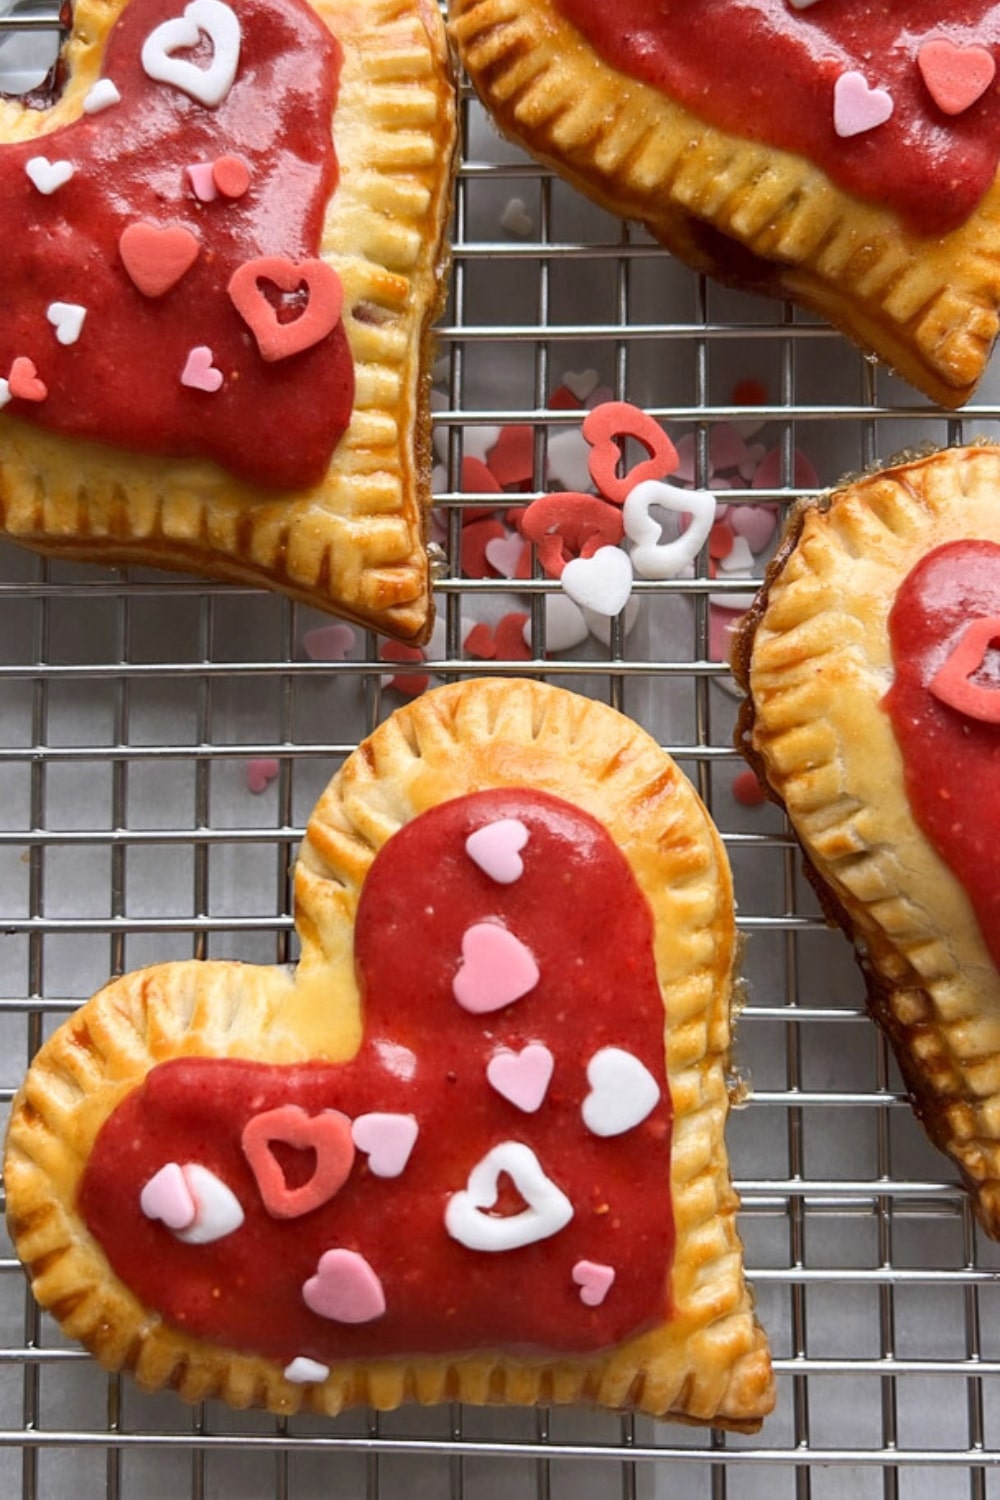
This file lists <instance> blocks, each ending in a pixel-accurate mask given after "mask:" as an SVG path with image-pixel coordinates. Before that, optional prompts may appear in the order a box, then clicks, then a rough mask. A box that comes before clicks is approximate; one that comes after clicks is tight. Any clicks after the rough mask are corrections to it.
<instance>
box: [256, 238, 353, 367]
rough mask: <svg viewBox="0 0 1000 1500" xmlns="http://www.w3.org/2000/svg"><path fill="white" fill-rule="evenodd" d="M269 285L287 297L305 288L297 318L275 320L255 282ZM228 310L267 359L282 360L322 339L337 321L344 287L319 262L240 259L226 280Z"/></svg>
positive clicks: (275, 314)
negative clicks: (241, 324)
mask: <svg viewBox="0 0 1000 1500" xmlns="http://www.w3.org/2000/svg"><path fill="white" fill-rule="evenodd" d="M262 281H269V282H271V283H272V284H273V285H274V286H276V287H277V288H278V290H279V292H285V293H293V292H298V291H299V290H300V288H302V287H305V289H306V292H307V295H308V300H307V302H306V305H305V308H304V309H303V311H302V312H301V313H299V315H298V317H296V318H293V319H292V320H291V321H290V322H288V323H283V322H281V320H280V318H279V316H278V310H277V308H275V307H274V306H273V305H272V304H271V303H270V302H269V301H268V298H267V295H266V294H265V292H264V290H263V288H262V286H261V282H262ZM228 291H229V296H230V299H231V301H232V304H233V306H234V307H235V308H236V311H237V312H238V313H239V315H240V317H241V318H242V319H243V321H244V323H246V325H247V327H248V328H249V329H250V332H251V333H252V334H253V336H254V338H255V339H256V340H257V347H258V349H259V350H260V352H261V355H262V356H263V358H264V359H266V360H268V361H272V360H278V359H288V358H289V356H290V355H292V354H300V353H301V352H302V350H303V349H311V348H312V346H313V344H318V343H319V342H320V340H321V339H325V338H326V336H327V334H328V333H330V332H331V331H332V330H333V329H334V328H335V327H336V326H337V323H338V322H339V321H340V313H341V309H342V308H343V305H344V288H343V286H342V285H341V282H340V277H339V276H338V275H337V273H336V271H335V270H334V269H333V267H332V266H330V265H327V263H326V261H325V260H303V261H299V262H298V263H297V264H296V262H295V261H291V260H289V259H288V258H287V257H286V256H284V255H264V256H261V257H260V259H258V260H248V261H244V263H243V265H242V266H239V267H238V268H237V270H235V271H234V272H233V274H232V276H231V277H230V279H229V287H228Z"/></svg>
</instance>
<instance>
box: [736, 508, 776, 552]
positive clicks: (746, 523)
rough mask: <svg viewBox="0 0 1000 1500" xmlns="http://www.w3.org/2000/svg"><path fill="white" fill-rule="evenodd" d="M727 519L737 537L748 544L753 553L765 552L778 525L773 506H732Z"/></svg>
mask: <svg viewBox="0 0 1000 1500" xmlns="http://www.w3.org/2000/svg"><path fill="white" fill-rule="evenodd" d="M727 519H728V521H729V524H730V526H731V527H732V529H733V531H734V532H735V534H736V535H737V536H741V537H743V538H744V540H745V541H746V542H747V544H748V545H749V547H750V550H751V552H763V550H764V548H765V547H766V546H767V544H768V542H769V541H770V540H771V538H772V537H773V536H774V533H775V531H776V529H777V525H778V515H777V510H776V507H775V506H773V505H731V506H730V507H729V510H728V512H727Z"/></svg>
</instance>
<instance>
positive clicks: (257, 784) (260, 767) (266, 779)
mask: <svg viewBox="0 0 1000 1500" xmlns="http://www.w3.org/2000/svg"><path fill="white" fill-rule="evenodd" d="M280 769H281V768H280V766H279V765H278V762H277V761H276V760H248V761H247V787H248V788H249V790H250V791H251V792H266V791H267V788H268V785H269V783H270V782H272V781H273V780H274V778H275V777H276V776H277V774H278V771H279V770H280Z"/></svg>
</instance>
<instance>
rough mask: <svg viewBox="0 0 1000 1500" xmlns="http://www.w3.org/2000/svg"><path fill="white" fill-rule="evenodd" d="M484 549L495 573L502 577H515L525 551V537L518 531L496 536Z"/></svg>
mask: <svg viewBox="0 0 1000 1500" xmlns="http://www.w3.org/2000/svg"><path fill="white" fill-rule="evenodd" d="M483 550H484V552H485V555H486V561H487V562H488V563H489V565H490V567H491V568H492V569H493V571H494V572H495V573H499V574H500V577H501V578H513V577H514V575H515V574H516V573H517V566H518V563H519V562H520V561H521V553H522V552H523V551H524V538H523V537H522V536H520V535H519V534H518V533H517V532H516V531H513V532H510V533H508V535H507V536H494V537H491V538H490V540H489V541H488V542H487V543H486V546H485V548H484V549H483Z"/></svg>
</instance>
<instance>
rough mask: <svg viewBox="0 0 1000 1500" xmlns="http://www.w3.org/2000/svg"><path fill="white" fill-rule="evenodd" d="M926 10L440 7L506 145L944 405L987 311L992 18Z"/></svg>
mask: <svg viewBox="0 0 1000 1500" xmlns="http://www.w3.org/2000/svg"><path fill="white" fill-rule="evenodd" d="M943 15H944V12H943V11H942V7H941V5H940V3H938V0H919V3H914V4H909V5H907V6H905V7H898V6H887V7H882V8H881V9H873V8H872V7H871V6H862V7H860V8H859V7H856V6H850V5H838V4H833V5H830V4H818V5H809V6H808V7H807V6H805V5H804V4H802V3H801V0H791V3H789V0H748V3H744V4H740V5H738V6H734V5H733V4H732V3H731V0H699V3H698V4H697V5H691V4H690V3H689V0H618V3H616V4H615V5H609V4H607V3H606V0H451V5H450V7H449V16H450V26H451V31H452V36H453V39H454V41H455V43H456V46H457V48H458V51H459V54H460V56H461V59H462V62H463V64H464V66H465V68H466V71H467V72H468V74H469V77H470V79H471V80H472V83H473V85H474V86H475V88H476V90H477V92H478V93H479V95H480V97H481V98H482V100H483V103H484V104H485V106H486V108H487V109H488V110H489V111H490V112H491V113H492V115H493V117H494V118H495V120H496V121H497V123H498V125H499V127H500V128H501V129H502V130H503V131H504V133H505V134H506V135H508V136H510V137H511V138H512V139H514V140H516V141H517V142H519V143H520V144H521V145H523V146H525V147H526V148H527V149H528V150H529V151H531V152H533V153H534V154H535V155H536V156H538V157H540V158H541V159H542V160H543V161H545V162H546V163H547V164H548V165H550V166H554V167H555V169H556V170H557V171H561V172H563V173H564V174H565V175H566V176H567V177H568V179H569V180H570V181H571V182H572V183H573V184H574V185H575V186H577V187H579V188H581V189H583V190H584V191H585V192H587V193H588V194H589V195H590V196H591V197H593V198H594V199H595V200H596V201H597V202H598V203H600V204H601V206H602V207H604V208H605V209H608V210H609V211H610V212H612V213H616V214H619V215H620V216H622V217H623V218H630V219H638V220H641V221H642V222H643V223H645V224H646V225H647V226H648V228H649V229H650V230H651V231H652V233H653V234H654V235H656V237H657V238H658V239H659V240H660V241H661V242H662V243H663V244H664V245H665V246H666V247H667V249H669V250H671V251H672V252H673V253H674V254H676V255H678V256H679V257H680V258H681V259H683V260H685V261H687V262H688V264H690V265H691V266H693V267H694V268H695V269H696V270H697V271H701V272H706V273H708V274H709V275H713V276H716V277H718V278H719V279H721V280H723V281H726V282H730V283H733V284H735V285H739V286H744V287H747V288H749V289H751V290H757V291H761V292H764V293H767V294H769V295H772V296H778V297H782V298H790V299H791V300H792V301H795V302H799V303H801V304H802V305H803V306H806V307H809V308H813V309H815V310H816V311H818V312H819V313H821V314H822V315H823V316H825V317H827V318H829V320H830V321H831V322H832V323H834V324H836V325H837V326H838V327H839V328H840V329H841V330H842V331H843V332H845V333H846V334H847V335H848V336H849V337H850V338H852V339H853V340H854V341H855V342H856V343H858V344H859V345H860V346H861V347H862V348H863V349H864V350H866V351H874V352H875V353H876V354H878V355H880V356H881V357H882V359H883V360H885V362H886V363H887V364H888V365H889V366H891V367H892V368H893V369H895V370H898V371H899V372H900V374H902V375H904V376H905V377H906V379H908V380H909V381H911V382H912V384H913V385H915V386H917V387H918V388H919V389H920V390H922V391H925V392H926V393H927V394H928V395H929V396H931V397H933V398H934V399H935V400H937V401H940V402H941V403H942V404H943V405H945V406H952V407H954V406H960V405H961V404H962V403H963V402H965V401H967V400H968V399H969V397H970V396H971V394H972V392H973V390H974V389H975V386H976V383H977V381H978V380H979V378H980V376H981V374H982V372H983V369H984V367H985V364H986V361H987V359H988V358H989V354H990V350H991V348H992V345H993V341H994V339H995V337H996V333H997V327H998V310H1000V266H998V264H997V262H996V258H995V256H994V254H993V245H994V242H995V238H996V232H995V225H996V220H997V216H998V213H1000V183H998V176H997V167H998V159H1000V94H998V93H997V91H996V89H995V88H993V87H992V86H991V83H992V79H993V77H994V73H995V68H996V59H997V58H998V57H1000V9H998V8H997V6H996V5H995V4H994V3H993V0H970V3H967V4H966V5H965V6H964V7H963V9H962V28H961V30H960V31H957V32H956V34H955V36H954V37H953V38H952V37H944V36H942V26H943V24H944V22H943V19H942V18H943ZM948 25H949V26H950V25H951V22H950V20H949V21H948ZM973 41H974V45H973V44H972V43H973ZM647 477H652V478H662V477H663V475H662V473H661V474H651V475H649V476H647Z"/></svg>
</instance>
